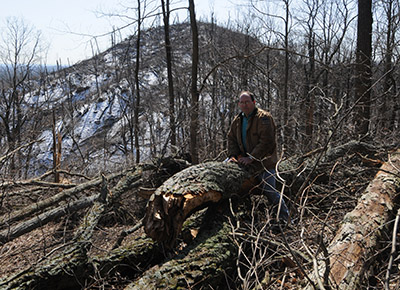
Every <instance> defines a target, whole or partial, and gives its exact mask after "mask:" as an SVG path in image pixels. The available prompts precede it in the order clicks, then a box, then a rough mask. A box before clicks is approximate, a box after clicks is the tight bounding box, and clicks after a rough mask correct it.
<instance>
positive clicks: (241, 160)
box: [238, 157, 253, 165]
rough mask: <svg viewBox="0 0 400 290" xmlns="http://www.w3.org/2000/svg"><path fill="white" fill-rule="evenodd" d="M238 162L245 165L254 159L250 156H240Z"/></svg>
mask: <svg viewBox="0 0 400 290" xmlns="http://www.w3.org/2000/svg"><path fill="white" fill-rule="evenodd" d="M238 162H239V163H240V164H243V165H249V164H251V163H252V162H253V159H251V158H250V157H240V158H239V160H238Z"/></svg>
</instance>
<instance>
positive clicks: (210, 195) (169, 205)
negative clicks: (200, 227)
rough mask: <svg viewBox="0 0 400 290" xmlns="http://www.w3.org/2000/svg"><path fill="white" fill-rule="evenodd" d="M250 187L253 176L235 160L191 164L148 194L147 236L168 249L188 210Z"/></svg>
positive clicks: (189, 212) (172, 245)
mask: <svg viewBox="0 0 400 290" xmlns="http://www.w3.org/2000/svg"><path fill="white" fill-rule="evenodd" d="M253 187H255V184H254V179H252V178H251V175H250V174H249V172H248V171H246V170H244V169H243V168H241V167H240V166H239V165H238V164H236V163H232V162H229V163H224V162H208V163H203V164H199V165H195V166H191V167H189V168H187V169H185V170H182V171H181V172H179V173H178V174H175V175H174V176H172V177H171V178H169V179H168V180H167V181H166V182H164V183H163V184H162V185H161V186H160V187H159V188H158V189H157V191H156V192H155V193H154V194H153V195H152V196H151V197H150V200H149V204H148V206H147V210H146V215H145V217H144V220H143V225H144V229H145V231H146V233H147V235H148V236H150V237H151V238H153V239H154V240H156V241H159V242H162V243H163V244H164V245H165V246H166V247H167V248H169V249H172V248H173V247H174V245H175V241H176V238H177V237H178V235H179V233H180V231H181V228H182V225H183V222H184V221H185V219H186V218H187V217H188V216H189V215H190V214H191V213H193V212H194V211H196V210H199V209H200V208H203V207H204V206H206V205H208V204H209V203H210V202H213V203H216V202H219V201H220V200H224V199H227V198H229V197H231V196H232V195H235V194H240V193H241V192H242V193H243V192H248V191H249V189H251V188H253Z"/></svg>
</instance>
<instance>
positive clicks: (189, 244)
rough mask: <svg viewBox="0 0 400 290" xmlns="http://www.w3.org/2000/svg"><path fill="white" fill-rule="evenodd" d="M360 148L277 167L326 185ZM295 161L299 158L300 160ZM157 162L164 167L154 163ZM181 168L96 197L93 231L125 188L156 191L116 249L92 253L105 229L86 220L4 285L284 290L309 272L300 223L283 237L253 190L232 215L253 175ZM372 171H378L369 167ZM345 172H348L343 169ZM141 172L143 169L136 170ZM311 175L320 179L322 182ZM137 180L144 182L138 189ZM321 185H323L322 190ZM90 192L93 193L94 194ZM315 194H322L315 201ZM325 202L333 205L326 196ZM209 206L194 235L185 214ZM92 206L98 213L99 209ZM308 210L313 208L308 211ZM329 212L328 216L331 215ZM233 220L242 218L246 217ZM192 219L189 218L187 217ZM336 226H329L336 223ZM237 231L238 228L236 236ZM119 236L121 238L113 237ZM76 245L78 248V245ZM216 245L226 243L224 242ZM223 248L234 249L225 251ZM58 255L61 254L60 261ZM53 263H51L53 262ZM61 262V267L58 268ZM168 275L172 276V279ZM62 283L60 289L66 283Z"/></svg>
mask: <svg viewBox="0 0 400 290" xmlns="http://www.w3.org/2000/svg"><path fill="white" fill-rule="evenodd" d="M359 148H362V147H359V146H357V145H355V143H352V144H350V145H346V144H345V145H343V146H341V150H336V151H332V152H335V153H332V154H331V153H328V152H327V153H326V154H324V158H320V160H322V161H323V164H322V165H323V166H321V167H318V166H317V167H315V166H314V165H315V163H314V162H316V161H315V160H316V159H315V156H316V155H318V154H319V152H315V153H314V154H310V155H309V156H307V157H304V158H302V159H296V158H293V159H288V160H285V161H283V162H282V163H281V164H280V166H282V168H287V171H285V172H284V173H283V174H282V175H283V176H284V177H287V176H288V175H290V174H291V173H293V172H296V173H298V172H300V173H299V175H298V177H297V178H293V179H292V181H293V182H295V186H296V187H298V188H299V187H301V185H299V183H298V182H305V180H306V179H305V178H303V177H302V176H301V175H302V174H304V175H306V176H308V175H309V176H310V177H311V179H312V180H313V182H314V183H317V182H318V181H321V182H322V181H324V178H326V177H323V175H325V176H327V177H329V178H332V177H331V176H330V175H332V172H333V169H332V168H335V169H336V168H337V167H338V166H339V165H338V164H339V163H338V162H337V158H338V156H339V158H341V159H344V158H347V157H346V156H349V155H351V156H352V157H351V158H352V161H353V162H354V160H357V161H358V162H360V160H361V161H363V160H364V159H365V158H366V157H365V156H366V154H365V152H362V156H361V155H359V154H358V152H357V151H358V150H359ZM353 150H355V151H353ZM368 150H370V148H369V149H368ZM349 152H350V153H349ZM341 154H343V155H341ZM334 156H336V157H334ZM331 158H332V159H331ZM335 158H336V159H335ZM296 160H297V161H299V160H301V161H299V162H300V163H298V162H297V161H296ZM343 163H345V162H343ZM157 167H159V166H155V167H153V168H157ZM136 169H137V168H136ZM181 169H182V167H180V166H177V168H176V169H175V170H172V171H179V173H177V174H175V175H173V176H172V177H171V178H169V179H168V180H166V181H165V179H166V177H168V176H170V175H171V174H172V172H171V171H168V172H165V171H164V170H163V172H164V173H165V174H164V175H163V176H164V177H165V178H164V181H165V182H161V180H162V179H163V178H160V182H159V181H157V182H154V183H152V184H150V183H147V182H144V183H142V182H140V183H136V182H137V181H138V180H137V179H136V181H134V180H133V179H132V181H131V185H130V186H124V185H123V184H121V183H120V184H119V185H115V186H111V184H109V188H111V189H110V192H111V193H108V198H107V199H106V205H105V206H104V205H100V204H99V203H98V202H99V199H98V198H96V199H95V201H94V203H93V204H92V209H91V211H92V212H93V211H95V212H98V213H99V215H91V216H92V217H94V216H96V218H91V220H93V221H95V222H94V223H90V224H91V225H94V228H96V224H97V225H102V227H104V221H103V222H101V220H102V219H103V218H104V217H105V216H107V215H109V211H110V208H111V207H118V204H119V203H120V202H121V201H123V200H124V199H125V194H126V192H127V191H132V190H133V191H134V192H135V193H136V194H138V193H139V192H141V191H142V190H143V188H142V185H143V184H145V186H144V187H145V191H146V193H148V192H152V191H154V195H153V197H152V199H151V200H150V201H149V203H148V206H147V208H146V212H145V218H144V219H143V225H144V227H139V226H135V227H133V228H132V229H124V230H123V231H122V232H121V233H124V235H121V236H122V239H119V237H118V236H119V235H115V239H114V240H113V243H112V246H110V247H108V250H106V251H105V252H104V253H102V255H97V253H96V254H94V253H92V252H91V249H93V248H94V247H93V246H94V245H95V244H96V242H95V241H94V240H93V238H92V236H91V235H95V234H99V233H101V232H102V231H104V229H101V230H93V229H90V227H88V229H87V231H86V232H85V231H84V230H83V229H84V228H85V226H84V225H85V224H86V226H88V224H87V223H85V222H81V223H80V225H81V229H82V230H81V231H78V230H77V229H76V230H75V231H74V232H75V234H74V237H82V234H79V233H84V232H85V233H87V234H85V236H86V237H87V239H81V240H82V241H85V242H84V243H82V244H79V243H76V244H75V246H71V245H69V244H67V245H69V246H67V245H65V246H63V247H59V248H58V249H57V251H54V253H51V254H49V255H48V256H46V257H45V258H44V259H43V261H42V262H40V263H37V264H36V266H35V267H34V268H29V269H30V270H29V271H28V270H24V271H22V272H19V273H17V274H16V275H13V276H12V277H11V276H8V277H6V278H5V279H3V280H2V283H3V284H2V286H4V285H7V283H8V282H10V283H11V282H13V283H14V282H15V283H14V284H13V285H14V286H15V285H17V284H18V283H17V282H16V281H22V280H18V279H19V278H21V277H24V279H25V280H23V281H24V283H25V284H24V285H28V284H27V283H28V281H31V282H30V283H34V284H35V283H36V285H44V284H40V283H46V281H48V280H46V279H49V277H51V279H53V278H54V280H53V281H61V280H62V279H66V281H69V282H68V283H71V284H70V285H75V286H76V285H79V286H76V287H89V286H90V285H95V286H96V285H97V286H98V287H103V286H104V285H108V286H109V287H110V288H111V287H114V288H118V287H119V288H118V289H122V287H128V289H135V287H136V288H137V287H147V288H149V289H150V288H152V287H162V285H167V286H168V287H171V288H178V287H189V288H190V287H191V288H202V287H203V288H207V287H208V288H210V287H213V288H218V287H223V285H227V283H232V285H235V283H238V282H239V283H244V281H245V279H259V281H258V280H257V281H258V282H257V283H253V284H252V285H263V287H267V288H268V289H273V287H275V286H276V287H277V288H278V287H282V284H284V283H288V280H287V279H288V276H287V275H288V274H292V275H297V277H298V278H299V279H304V277H311V275H308V272H307V270H309V269H310V268H311V267H310V265H309V261H310V260H311V259H310V257H309V255H306V254H302V253H301V252H302V251H303V252H304V253H305V252H306V251H305V249H304V247H302V246H301V244H300V243H299V242H298V240H300V239H299V238H298V237H299V235H300V234H299V231H300V230H305V228H304V227H303V226H302V225H300V224H299V226H298V227H296V228H293V227H292V228H287V229H285V228H283V229H282V230H283V235H282V232H278V233H276V232H275V233H271V230H272V228H271V226H270V223H269V221H270V220H269V216H268V208H267V207H263V206H260V203H259V202H260V201H259V200H258V199H255V197H254V196H253V195H250V198H249V200H251V203H253V204H252V205H250V203H246V202H245V200H247V198H243V199H240V201H239V203H240V204H243V209H242V210H243V212H244V213H245V214H244V215H241V216H240V217H239V216H236V217H231V213H232V208H231V207H230V206H227V205H229V202H228V201H230V200H231V199H232V198H233V199H235V197H236V196H237V195H241V194H240V193H241V191H244V192H248V191H249V190H253V191H254V190H256V189H255V188H254V185H255V184H254V181H253V180H252V179H251V178H249V177H250V176H249V175H248V173H247V172H246V171H245V170H242V168H240V167H239V166H237V164H233V163H221V162H209V163H204V164H199V165H196V166H192V167H189V168H187V169H185V170H181ZM320 169H322V170H320ZM372 170H375V169H373V168H372ZM384 171H385V170H384ZM340 172H341V173H342V174H343V171H340ZM137 173H138V171H136V174H137ZM133 175H135V174H133ZM160 175H161V174H160V171H158V172H157V171H156V170H153V169H151V170H149V171H148V174H147V176H146V177H144V176H143V174H140V176H141V178H140V180H142V181H143V178H146V180H147V178H149V179H153V178H154V177H160ZM137 176H138V175H137ZM321 176H322V178H321ZM314 177H318V179H316V178H314ZM124 178H125V177H124ZM339 180H342V176H340V177H339ZM100 184H102V183H100ZM139 184H141V185H140V186H139ZM292 184H294V183H292ZM118 188H119V189H118ZM308 188H311V187H308ZM316 188H317V189H318V187H316ZM94 189H96V190H99V188H98V187H92V188H91V189H90V192H92V191H93V190H94ZM117 189H118V190H117ZM283 189H285V188H283ZM286 189H287V188H286ZM68 190H72V188H70V189H64V191H68ZM117 192H120V193H121V195H120V194H116V193H117ZM90 196H93V194H92V195H90ZM317 197H318V195H316V197H314V198H317ZM260 200H261V201H262V200H263V199H262V197H260ZM291 202H294V201H293V200H292V201H291ZM327 202H328V204H329V203H330V201H329V200H327ZM254 203H255V204H254ZM210 204H214V206H212V208H211V209H210V210H207V212H208V214H207V216H208V218H207V220H208V222H205V223H198V224H197V225H196V226H194V232H197V231H198V233H199V234H198V235H197V236H196V234H193V233H192V231H191V230H188V229H187V228H188V225H187V224H186V223H187V222H189V221H188V217H189V216H191V217H192V218H193V219H194V220H195V221H199V220H200V219H201V218H199V217H198V216H196V215H193V213H194V212H196V211H198V210H199V209H202V208H204V207H208V206H209V205H210ZM304 204H305V203H304ZM252 206H253V207H252ZM95 208H98V209H99V210H95ZM100 208H103V210H100ZM104 208H106V210H104ZM262 209H264V210H262ZM310 210H314V209H312V208H310ZM315 210H316V211H318V210H319V209H318V208H316V209H315ZM44 212H47V211H44ZM322 213H323V212H322V211H321V210H319V214H322ZM87 214H89V213H87ZM294 214H295V211H294ZM326 214H327V215H329V214H330V212H328V213H326ZM141 217H143V215H142V216H141ZM161 217H162V218H161ZM312 217H313V216H312V215H311V218H312ZM338 217H339V215H338ZM236 218H239V219H242V218H243V219H244V220H245V221H246V222H244V221H243V220H238V219H236ZM341 218H342V216H341ZM85 220H88V218H85ZM103 220H104V219H103ZM189 220H190V221H191V220H192V219H191V218H189ZM335 222H336V220H332V221H331V223H335ZM228 223H233V224H235V226H234V227H233V226H232V224H230V229H229V230H228V228H227V225H228ZM246 223H247V224H246ZM236 224H237V225H239V224H240V226H237V227H236ZM82 226H83V227H82ZM257 227H259V228H257ZM313 227H314V228H317V227H318V225H317V224H313ZM333 227H334V226H331V228H333ZM233 228H235V229H236V230H238V231H239V232H236V233H233V232H232V231H233ZM143 229H145V230H146V232H147V233H148V234H149V236H151V237H152V238H153V239H154V240H155V241H153V240H152V239H149V238H146V237H145V236H144V235H143V233H142V230H143ZM182 229H183V232H182V231H181V230H182ZM315 230H316V229H315ZM89 233H90V234H89ZM128 233H129V234H128ZM117 239H118V241H116V240H117ZM73 241H76V238H75V239H73V240H69V242H73ZM99 241H100V243H102V241H103V240H102V239H100V240H99ZM309 243H313V241H312V240H311V239H310V240H309ZM6 244H7V242H6ZM78 244H79V245H81V246H78ZM219 244H220V245H223V246H222V247H220V246H219ZM92 245H93V246H92ZM114 245H115V246H114ZM164 246H166V247H167V248H168V249H167V248H166V247H164ZM308 246H309V245H308ZM78 248H79V250H78ZM226 249H229V250H228V251H226ZM254 250H255V251H258V253H260V256H257V255H253V256H252V253H251V251H254ZM249 251H250V252H249ZM78 253H79V254H78ZM276 253H278V254H276ZM57 257H58V258H57ZM60 257H64V258H63V259H60ZM271 257H273V260H272V261H268V262H266V260H268V259H270V258H271ZM75 258H76V259H75ZM240 259H243V260H242V261H241V260H240ZM46 261H47V262H46ZM49 261H53V263H50V262H49ZM235 263H236V264H235ZM58 264H59V266H60V267H58V266H56V265H58ZM245 264H246V265H245ZM247 264H249V265H247ZM45 265H52V267H53V269H59V270H57V271H58V272H57V271H55V272H54V271H51V270H50V268H49V267H47V266H45ZM78 265H79V266H78ZM243 265H245V266H243ZM269 266H272V267H273V268H274V270H269V269H267V268H266V267H269ZM253 267H254V268H253ZM32 269H35V271H38V272H36V273H40V275H32V273H33V272H32ZM83 269H85V271H83ZM276 269H284V271H283V270H282V271H283V272H282V273H279V274H278V275H276V274H274V273H273V272H272V271H276ZM66 270H67V271H66ZM27 271H28V272H29V273H28V272H27ZM238 271H240V273H247V274H246V275H248V277H247V276H246V277H244V276H242V275H239V276H240V279H242V281H237V279H239V278H238V275H237V272H238ZM246 271H247V272H246ZM213 273H215V274H213ZM213 275H214V276H213ZM273 276H274V277H273ZM28 277H31V278H29V279H28ZM77 277H79V279H78V278H77ZM118 277H120V278H121V277H122V278H121V279H122V280H118V279H119V278H118ZM171 277H175V279H172V278H171ZM213 277H214V278H215V279H214V280H215V281H214V280H213ZM318 277H320V276H318ZM96 279H98V280H96ZM310 279H311V278H310ZM166 280H171V281H167V282H168V283H167V282H166ZM261 280H262V281H261ZM312 280H313V281H315V283H314V285H317V279H316V278H315V279H314V278H312ZM6 281H8V282H6ZM77 281H78V282H77ZM116 281H119V282H116ZM73 283H75V284H73ZM102 283H103V284H102ZM104 283H106V284H104ZM107 283H108V284H107ZM116 283H119V284H116ZM246 283H247V282H246ZM277 283H278V284H277ZM279 283H280V284H279ZM293 283H294V282H293ZM275 284H276V285H275ZM322 284H323V283H322ZM32 285H33V284H32ZM82 285H83V286H82ZM85 285H86V286H85ZM102 285H103V286H102ZM58 287H60V288H59V289H63V288H62V287H61V286H58ZM104 287H105V286H104ZM39 289H40V288H39ZM55 289H57V288H55Z"/></svg>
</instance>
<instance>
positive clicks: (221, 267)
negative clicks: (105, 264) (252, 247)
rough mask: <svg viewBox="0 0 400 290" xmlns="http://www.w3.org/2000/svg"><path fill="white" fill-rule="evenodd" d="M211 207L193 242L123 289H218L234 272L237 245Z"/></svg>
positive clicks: (223, 210)
mask: <svg viewBox="0 0 400 290" xmlns="http://www.w3.org/2000/svg"><path fill="white" fill-rule="evenodd" d="M227 204H228V203H227V202H226V203H225V205H221V206H220V207H221V208H220V209H221V213H219V211H217V210H215V208H211V209H209V210H208V213H206V215H205V217H204V224H203V225H202V227H201V230H200V232H199V234H198V236H197V237H196V239H195V240H194V242H193V243H192V244H191V245H190V246H189V247H187V248H186V249H184V250H183V251H182V252H181V253H179V254H178V255H175V256H173V257H172V258H171V259H170V260H167V261H165V262H164V263H162V264H159V265H156V266H154V267H152V268H150V269H149V270H147V271H146V272H145V273H144V274H143V275H142V276H141V277H140V278H139V279H138V280H136V281H135V282H133V283H132V284H130V285H128V286H127V287H126V288H125V289H219V287H221V285H227V281H226V280H227V277H231V276H233V273H234V272H235V270H236V257H237V245H236V244H235V243H234V242H233V240H232V236H231V231H232V229H231V224H230V222H233V223H235V220H234V218H233V217H231V221H230V222H229V220H228V218H227V217H226V216H225V214H226V213H227V212H229V210H228V209H227V208H226V207H225V208H222V206H227ZM221 289H222V288H221Z"/></svg>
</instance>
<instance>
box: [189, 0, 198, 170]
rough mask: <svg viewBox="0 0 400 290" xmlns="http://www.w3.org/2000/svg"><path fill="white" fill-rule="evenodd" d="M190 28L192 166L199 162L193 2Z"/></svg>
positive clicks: (190, 9) (195, 36) (196, 51)
mask: <svg viewBox="0 0 400 290" xmlns="http://www.w3.org/2000/svg"><path fill="white" fill-rule="evenodd" d="M189 14H190V27H191V28H192V74H191V76H192V80H191V86H190V93H191V96H192V99H191V106H190V110H191V112H190V155H191V157H192V162H193V163H194V164H196V163H198V162H199V156H198V148H197V130H198V125H199V120H198V117H199V91H198V89H197V74H198V64H199V35H198V31H197V21H196V13H195V7H194V1H193V0H189Z"/></svg>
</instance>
